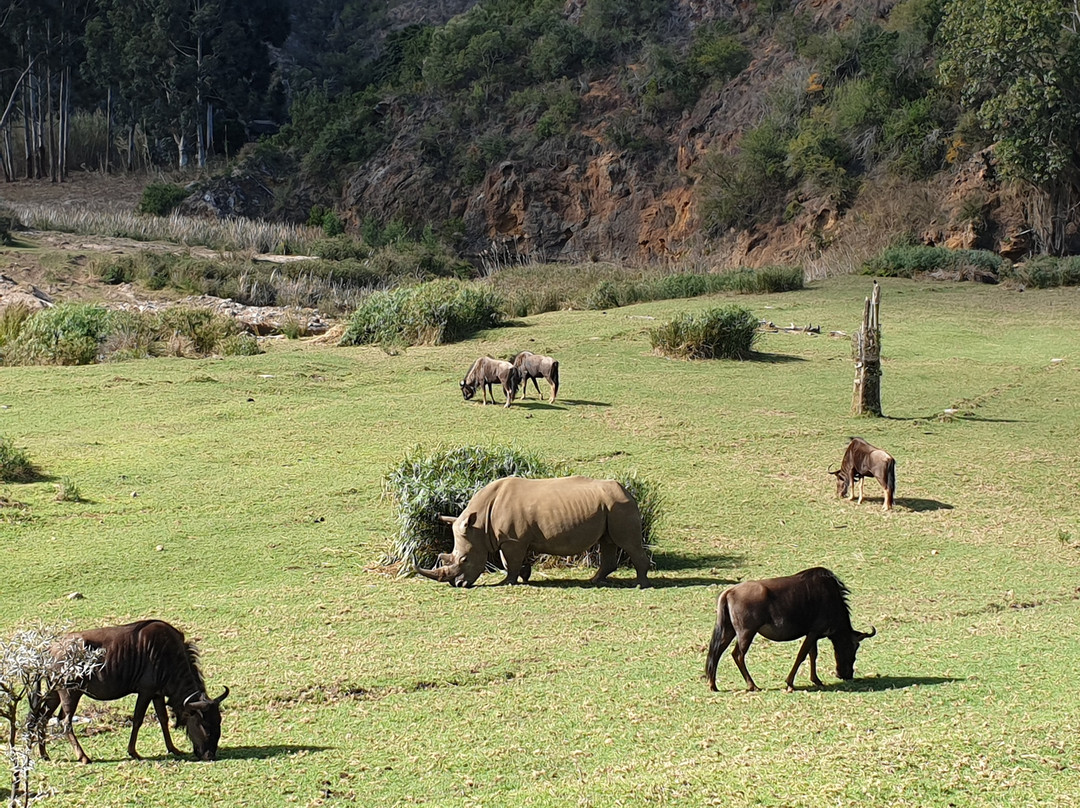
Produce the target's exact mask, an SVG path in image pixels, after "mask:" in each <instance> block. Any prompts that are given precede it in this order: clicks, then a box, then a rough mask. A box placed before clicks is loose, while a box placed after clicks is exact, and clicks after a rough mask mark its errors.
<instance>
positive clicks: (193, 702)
mask: <svg viewBox="0 0 1080 808" xmlns="http://www.w3.org/2000/svg"><path fill="white" fill-rule="evenodd" d="M227 691H228V688H226V692H227ZM222 698H225V697H224V696H222ZM213 703H214V702H213V701H211V699H210V697H209V696H207V695H206V694H205V693H199V692H195V693H192V694H191V695H190V696H188V697H187V698H186V699H184V706H185V707H191V708H192V709H193V710H201V709H203V708H204V707H209V706H210V705H211V704H213Z"/></svg>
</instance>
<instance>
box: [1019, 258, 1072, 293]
mask: <svg viewBox="0 0 1080 808" xmlns="http://www.w3.org/2000/svg"><path fill="white" fill-rule="evenodd" d="M1005 274H1006V275H1007V276H1008V277H1010V278H1013V279H1015V280H1017V281H1019V282H1020V283H1022V284H1024V285H1025V286H1031V287H1032V288H1035V289H1050V288H1052V287H1055V286H1080V256H1077V255H1070V256H1067V257H1064V258H1058V257H1056V256H1052V255H1040V256H1037V257H1035V258H1032V259H1030V260H1028V261H1025V262H1024V263H1023V264H1019V265H1017V266H1015V267H1010V268H1009V270H1008V271H1007V272H1006V273H1005Z"/></svg>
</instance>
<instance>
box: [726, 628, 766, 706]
mask: <svg viewBox="0 0 1080 808" xmlns="http://www.w3.org/2000/svg"><path fill="white" fill-rule="evenodd" d="M753 641H754V632H752V631H740V632H739V634H738V639H737V640H736V641H735V645H734V646H732V648H731V658H732V659H734V660H735V664H736V665H738V666H739V673H741V674H742V675H743V679H745V680H746V689H747V690H749V691H750V692H754V691H757V690H760V689H761V688H760V687H758V686H757V685H756V684H754V680H753V678H752V677H751V676H750V671H748V670H747V669H746V652H747V651H749V650H750V643H752V642H753Z"/></svg>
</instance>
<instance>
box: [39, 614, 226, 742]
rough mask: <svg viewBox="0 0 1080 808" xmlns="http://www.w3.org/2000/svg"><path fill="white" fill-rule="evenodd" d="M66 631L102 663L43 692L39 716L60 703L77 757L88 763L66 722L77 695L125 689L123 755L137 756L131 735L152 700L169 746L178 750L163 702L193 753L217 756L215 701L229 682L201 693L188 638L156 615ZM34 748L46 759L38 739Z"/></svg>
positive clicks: (118, 694)
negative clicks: (128, 700) (131, 706)
mask: <svg viewBox="0 0 1080 808" xmlns="http://www.w3.org/2000/svg"><path fill="white" fill-rule="evenodd" d="M72 636H73V637H75V638H78V639H80V640H82V641H83V642H84V643H85V644H86V645H87V646H89V647H90V648H101V649H104V652H105V656H104V664H103V665H102V666H101V667H100V668H99V669H98V670H97V671H96V672H95V673H94V674H93V675H92V676H91V677H90V678H89V679H87V680H85V681H82V682H77V683H74V682H73V683H71V685H70V686H68V687H66V688H59V689H57V690H53V691H52V692H50V693H48V694H47V695H46V697H45V702H44V706H43V710H44V713H43V716H42V717H41V718H40V720H41V721H48V720H49V716H51V715H52V713H53V711H54V710H55V709H56V708H57V706H59V707H60V716H59V717H60V720H61V721H62V724H63V729H64V734H65V735H66V736H67V739H68V740H69V741H71V745H72V746H73V747H75V753H76V754H77V755H78V756H79V761H80V762H82V763H89V762H90V758H89V756H88V755H87V754H86V752H84V751H83V748H82V746H80V745H79V739H78V738H76V737H75V732H74V730H72V728H71V719H72V718H73V717H74V715H75V709H76V708H77V707H78V706H79V700H80V699H81V698H82V697H83V695H87V696H89V697H90V698H92V699H98V700H99V701H111V700H113V699H119V698H122V697H124V696H127V695H130V694H131V693H136V694H138V698H137V699H136V701H135V713H134V714H133V715H132V718H131V739H130V740H129V741H128V755H130V756H131V757H133V758H135V759H136V760H139V759H140V757H139V753H138V752H136V751H135V741H136V739H137V738H138V737H139V728H140V727H141V726H142V723H143V718H144V717H145V716H146V708H147V707H149V706H150V703H151V702H153V704H154V712H156V713H157V717H158V723H159V724H161V732H162V734H163V735H164V736H165V746H166V748H167V749H168V750H169V752H171V753H172V754H174V755H181V754H183V753H182V752H181V751H180V750H179V749H177V748H176V747H175V746H174V745H173V742H172V737H171V736H170V735H169V719H168V715H167V714H166V712H165V706H166V703H167V704H168V706H169V707H170V708H171V709H172V711H173V716H174V718H175V719H176V726H177V727H180V726H181V725H183V726H184V728H185V730H186V731H187V736H188V738H190V739H191V745H192V747H193V751H194V754H195V757H196V758H198V759H200V760H214V759H216V758H217V750H218V741H219V740H220V739H221V702H222V701H224V699H225V697H226V696H228V695H229V688H227V687H226V688H225V692H224V693H222V694H221V695H220V696H218V697H217V698H216V699H212V698H210V697H209V696H208V695H206V685H205V684H203V677H202V672H201V671H200V670H199V652H198V650H197V649H196V648H195V644H194V643H190V642H187V641H185V640H184V635H183V633H182V632H181V631H180V630H179V629H177V628H174V627H173V626H171V625H169V624H168V623H166V622H164V621H162V620H140V621H138V622H137V623H129V624H128V625H126V626H109V627H107V628H97V629H91V630H90V631H77V632H75V633H74V634H73V635H72ZM38 751H39V752H40V753H41V757H42V758H43V759H45V760H47V759H48V755H47V754H46V753H45V744H44V742H43V743H42V744H41V745H40V747H39V749H38Z"/></svg>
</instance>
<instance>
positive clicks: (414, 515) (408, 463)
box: [383, 446, 663, 575]
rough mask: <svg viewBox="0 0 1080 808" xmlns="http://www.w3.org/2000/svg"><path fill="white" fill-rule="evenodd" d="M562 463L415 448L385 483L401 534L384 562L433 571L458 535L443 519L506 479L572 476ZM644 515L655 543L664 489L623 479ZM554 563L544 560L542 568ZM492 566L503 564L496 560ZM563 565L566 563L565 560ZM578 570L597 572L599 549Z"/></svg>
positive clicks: (506, 450)
mask: <svg viewBox="0 0 1080 808" xmlns="http://www.w3.org/2000/svg"><path fill="white" fill-rule="evenodd" d="M570 473H571V472H570V470H569V469H568V468H567V467H566V466H565V465H564V464H562V463H551V462H548V461H546V460H544V459H542V458H541V457H540V456H538V455H537V454H535V453H531V452H526V451H522V450H519V449H514V448H512V447H509V446H493V447H484V446H456V447H442V448H439V449H436V450H434V451H430V452H428V451H425V450H424V449H423V448H422V447H413V448H412V449H410V450H409V451H408V452H406V454H405V457H404V458H402V460H401V462H400V463H398V464H397V465H396V466H394V467H393V468H392V469H391V470H390V471H389V472H387V474H386V475H385V477H384V478H383V493H384V496H385V497H386V498H387V499H389V500H390V501H391V502H392V503H393V507H394V517H395V519H396V521H397V524H398V529H397V533H396V534H395V535H394V537H393V538H392V539H391V542H390V547H389V549H388V550H387V552H386V556H385V558H384V559H383V561H384V563H385V564H387V565H395V566H396V567H397V570H398V572H399V574H402V575H405V574H409V573H412V572H414V571H415V570H416V567H417V566H422V567H431V566H432V565H433V564H434V563H435V561H436V558H437V556H438V555H439V553H445V552H449V551H450V550H452V549H453V541H454V540H453V534H452V532H451V531H450V528H449V527H448V526H447V525H444V524H442V523H440V522H439V521H438V517H439V516H440V515H443V514H445V515H447V516H457V515H458V514H459V513H461V512H462V511H463V510H464V509H465V506H466V505H468V504H469V500H470V499H472V497H473V495H474V494H475V493H476V492H477V491H479V490H480V489H481V488H483V487H484V486H485V485H487V484H488V483H490V482H492V481H494V480H497V479H499V478H501V477H530V478H540V477H561V476H566V475H567V474H570ZM619 482H621V483H622V484H623V485H624V486H625V487H626V489H627V491H629V492H630V494H631V495H632V496H633V497H634V498H635V499H636V500H637V503H638V508H639V509H640V510H641V521H642V536H643V538H644V540H645V543H646V545H649V544H651V543H652V539H653V537H654V535H655V528H656V525H657V523H658V522H659V519H660V517H661V512H662V507H663V506H662V498H661V496H660V492H659V489H658V487H657V486H656V485H655V484H653V483H652V482H650V481H648V480H645V479H643V478H641V477H639V476H638V475H637V474H636V473H633V474H630V475H628V476H624V477H621V478H619ZM547 560H548V559H547V558H546V557H541V558H539V559H538V562H539V563H541V564H542V563H545V562H546V561H547ZM490 561H491V563H492V564H497V563H498V559H497V558H492V559H491V560H490ZM560 563H566V560H565V559H560ZM570 563H572V564H579V565H580V564H584V565H588V566H597V565H598V563H599V554H598V552H597V551H596V549H595V548H593V549H592V550H590V551H588V552H586V553H583V554H581V555H580V556H577V557H576V558H574V559H571V561H570Z"/></svg>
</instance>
